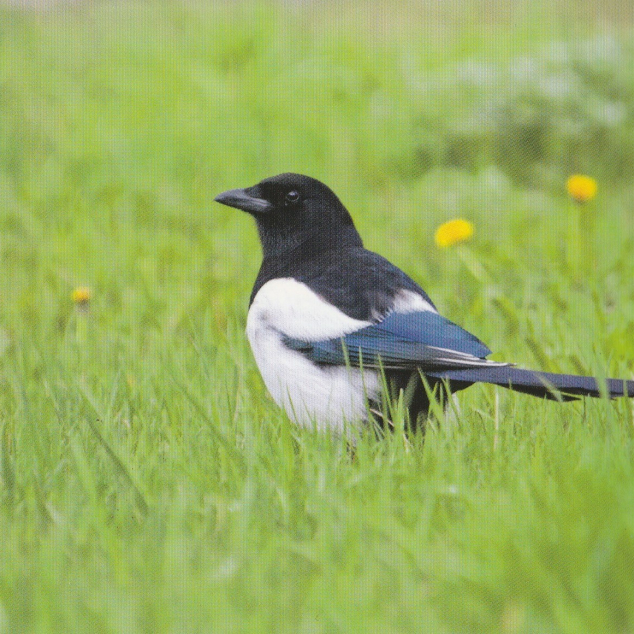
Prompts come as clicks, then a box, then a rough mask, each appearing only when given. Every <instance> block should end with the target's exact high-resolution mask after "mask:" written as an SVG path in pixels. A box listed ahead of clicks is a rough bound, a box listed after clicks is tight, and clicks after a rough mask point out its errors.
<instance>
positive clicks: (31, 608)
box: [0, 2, 634, 634]
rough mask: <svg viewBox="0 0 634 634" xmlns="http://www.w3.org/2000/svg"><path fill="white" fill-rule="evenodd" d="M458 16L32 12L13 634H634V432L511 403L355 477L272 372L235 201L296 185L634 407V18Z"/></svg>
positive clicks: (555, 8)
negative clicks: (584, 187)
mask: <svg viewBox="0 0 634 634" xmlns="http://www.w3.org/2000/svg"><path fill="white" fill-rule="evenodd" d="M621 5H622V6H621ZM439 6H440V5H438V3H430V5H429V6H427V7H426V6H425V5H424V4H416V3H405V2H404V3H402V4H399V5H398V6H397V8H396V9H395V8H394V7H393V6H392V7H388V6H387V5H385V6H382V5H356V6H355V5H352V4H351V5H345V6H344V7H342V8H341V9H340V10H339V11H337V12H335V11H332V10H329V7H328V5H322V4H321V3H315V4H310V3H309V4H306V5H303V4H298V5H297V6H295V5H285V8H281V6H278V5H264V4H257V5H254V4H240V3H238V4H234V3H229V4H226V5H224V4H218V5H215V6H214V5H211V3H210V4H209V5H207V4H205V5H202V6H199V5H198V4H197V3H183V4H181V3H174V4H172V3H158V2H157V3H151V2H150V3H131V4H128V3H110V2H104V3H101V2H100V3H94V4H93V3H86V4H78V5H77V6H76V7H68V8H64V7H57V8H55V9H53V10H50V11H48V12H41V13H38V12H36V11H30V12H29V11H24V12H21V11H18V10H9V9H0V272H1V274H0V535H1V536H2V538H1V539H0V633H2V634H5V633H7V634H8V633H11V634H17V633H21V632H25V633H29V634H30V633H44V632H72V633H74V632H90V633H91V634H93V633H97V632H125V633H126V634H127V633H136V632H139V633H140V632H148V633H150V632H151V633H166V634H167V633H169V634H172V633H178V632H182V633H184V634H191V633H194V632H260V631H262V632H292V633H309V632H310V633H313V632H314V633H319V632H324V633H330V632H371V631H376V632H434V633H436V632H439V633H443V632H448V633H449V632H451V633H453V632H502V633H505V634H516V633H517V634H519V633H524V632H540V633H542V632H570V633H571V634H572V633H574V634H576V633H578V632H601V633H604V632H631V631H633V630H634V576H633V575H632V570H634V410H633V409H632V404H631V403H630V402H626V401H618V402H613V403H609V402H605V401H600V400H599V401H592V402H590V401H588V402H580V403H574V404H567V405H560V404H557V403H547V402H541V401H538V400H534V399H530V398H529V397H527V396H522V395H518V394H514V393H511V392H507V391H505V390H502V389H495V388H492V387H489V386H476V387H473V388H471V389H470V390H468V391H466V392H464V393H461V394H460V395H459V396H458V397H457V401H456V403H455V405H454V406H452V407H451V408H450V409H449V411H448V412H447V414H446V416H444V417H442V420H439V421H435V422H431V423H430V424H429V426H428V428H427V430H426V434H425V436H424V438H423V436H422V435H421V434H414V435H413V436H411V437H409V438H406V437H405V436H404V434H403V433H402V429H401V430H400V431H396V432H395V433H394V434H391V435H389V436H388V437H386V438H384V439H381V440H377V439H376V438H375V437H374V436H373V435H372V434H367V435H366V436H363V437H362V438H361V439H360V440H359V442H358V444H357V447H356V449H355V454H354V458H353V457H351V454H350V452H349V450H348V448H347V447H346V446H345V443H344V442H343V441H342V440H341V439H337V438H329V437H324V436H320V435H317V434H314V433H312V432H310V431H307V430H302V429H296V428H294V427H293V426H292V425H291V423H290V422H289V421H288V420H287V419H286V418H285V417H284V415H283V414H281V413H280V411H279V410H278V409H277V408H276V406H275V405H274V403H272V401H271V400H270V398H269V397H268V396H267V393H266V390H265V389H264V387H263V385H262V382H261V379H260V378H259V375H258V372H257V369H256V367H255V364H254V361H253V359H252V357H251V354H250V351H249V350H248V345H247V343H246V340H245V337H244V334H243V331H244V323H245V316H246V307H247V301H248V295H249V292H250V287H251V284H252V282H253V279H254V277H255V275H256V271H257V267H258V264H259V258H260V254H259V247H258V246H257V236H256V233H255V230H254V228H253V226H252V225H251V223H250V221H249V219H248V218H247V217H246V216H244V215H240V214H238V213H234V212H232V211H231V210H227V209H226V208H222V207H220V206H219V205H216V204H214V203H213V197H214V196H215V195H216V194H217V193H218V192H220V191H223V190H224V189H227V188H229V187H238V186H245V185H249V184H252V183H254V182H256V181H257V180H259V179H260V178H263V177H265V176H269V175H272V174H274V173H277V172H279V171H283V170H293V171H298V172H305V173H309V174H311V175H313V176H316V177H318V178H320V179H322V180H324V181H326V182H327V183H328V184H330V185H331V186H332V187H333V188H334V189H335V191H337V193H338V194H340V196H341V198H342V199H343V200H344V202H345V203H346V204H347V205H348V207H349V208H350V210H351V212H352V214H353V216H354V217H355V219H356V221H357V224H358V226H359V229H360V231H361V232H362V234H363V235H364V237H365V238H366V243H367V245H368V246H369V247H370V248H373V249H375V250H377V251H379V252H381V253H382V254H384V255H386V256H388V257H389V258H390V259H392V260H393V261H395V262H396V263H397V264H399V265H400V266H402V267H403V268H405V270H406V271H407V272H408V273H410V274H411V275H412V276H413V277H414V279H416V280H417V281H418V282H420V283H421V284H422V285H423V286H424V287H425V288H426V289H427V290H428V292H429V293H430V295H431V296H432V298H433V299H434V300H435V301H436V302H437V304H438V305H439V306H440V308H441V309H442V311H443V312H444V313H445V314H446V315H447V316H448V317H450V318H451V319H453V320H454V321H456V322H458V323H460V324H462V325H464V326H465V327H467V328H468V329H469V330H471V331H473V332H474V333H476V334H477V335H478V336H479V337H481V338H482V339H483V340H484V341H486V342H487V343H488V344H489V345H490V346H491V348H492V349H493V350H495V351H496V354H495V355H494V358H496V359H505V360H513V361H516V362H518V363H519V364H522V365H524V366H527V367H533V368H540V369H544V370H550V371H558V370H561V371H571V372H580V373H592V374H598V375H599V376H606V375H611V376H618V377H623V378H627V377H632V374H633V372H634V317H633V316H634V284H633V282H632V272H633V271H634V238H632V236H633V235H634V214H633V212H634V208H633V207H632V202H631V201H632V195H633V194H634V187H633V186H632V185H631V182H632V178H631V174H632V171H634V149H632V148H634V70H633V69H634V47H632V46H631V44H629V41H630V40H631V36H632V27H631V23H632V15H631V8H630V7H629V5H627V6H626V5H625V3H621V4H619V3H617V2H615V3H612V4H610V5H607V8H604V9H602V11H604V13H601V20H597V19H595V17H594V16H595V12H599V13H600V11H599V9H597V8H596V7H595V6H594V5H592V4H591V3H579V4H578V5H575V11H571V6H572V3H570V2H568V3H557V2H555V3H543V4H541V3H509V4H506V3H504V2H498V3H495V4H494V5H490V4H488V3H482V2H473V3H469V5H468V6H466V7H465V6H463V5H460V4H454V5H449V6H450V7H451V9H452V10H442V9H440V8H439ZM597 6H598V5H597ZM602 6H604V5H602ZM456 7H462V8H459V9H456ZM620 11H621V12H622V13H620ZM480 15H484V16H485V18H483V19H482V20H481V19H480V18H478V16H480ZM575 171H584V172H587V173H589V174H592V175H594V176H596V177H597V178H598V179H599V195H598V196H597V198H596V200H594V201H592V202H591V203H589V204H588V206H587V208H586V209H585V212H584V211H583V210H579V209H577V208H575V207H574V205H573V204H572V203H571V202H569V201H568V200H567V199H566V196H565V191H564V180H565V178H566V176H567V175H568V174H570V173H572V172H575ZM454 217H464V218H467V219H469V220H471V221H472V222H474V224H475V227H476V234H475V237H474V239H473V240H472V242H471V243H470V244H469V245H464V248H458V249H452V250H448V251H440V250H439V249H438V248H436V247H435V245H434V243H433V233H434V230H435V228H436V227H437V225H438V224H439V223H441V222H443V221H445V220H448V219H451V218H454ZM577 229H579V230H580V231H579V234H580V237H576V236H578V233H577V232H576V230H577ZM83 285H85V286H88V287H89V288H90V289H91V290H92V299H91V300H90V303H89V306H88V308H87V310H82V309H81V308H79V307H77V306H74V305H73V303H72V301H71V292H72V290H73V289H74V288H76V287H78V286H83Z"/></svg>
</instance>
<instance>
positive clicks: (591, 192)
mask: <svg viewBox="0 0 634 634" xmlns="http://www.w3.org/2000/svg"><path fill="white" fill-rule="evenodd" d="M566 190H567V191H568V194H569V195H570V197H571V198H572V199H573V200H574V201H575V202H578V203H585V202H588V201H589V200H592V199H593V198H594V197H595V196H596V194H597V181H596V180H594V178H592V176H586V175H585V174H573V175H572V176H571V177H570V178H569V179H568V180H567V181H566Z"/></svg>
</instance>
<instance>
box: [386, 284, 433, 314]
mask: <svg viewBox="0 0 634 634" xmlns="http://www.w3.org/2000/svg"><path fill="white" fill-rule="evenodd" d="M423 310H429V311H431V312H432V313H437V312H438V311H437V310H436V309H435V308H434V307H433V306H432V305H431V304H430V303H429V302H428V301H427V300H426V299H425V298H424V297H422V296H421V295H419V294H418V293H414V291H408V290H406V289H404V288H402V289H401V290H400V291H398V293H396V295H395V296H394V304H393V306H392V308H391V310H390V312H392V313H418V312H420V311H423Z"/></svg>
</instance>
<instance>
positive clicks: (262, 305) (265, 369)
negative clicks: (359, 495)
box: [247, 278, 381, 432]
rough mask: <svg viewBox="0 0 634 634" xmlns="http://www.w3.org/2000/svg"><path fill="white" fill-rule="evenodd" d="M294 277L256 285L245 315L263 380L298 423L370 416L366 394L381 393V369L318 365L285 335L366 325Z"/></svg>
mask: <svg viewBox="0 0 634 634" xmlns="http://www.w3.org/2000/svg"><path fill="white" fill-rule="evenodd" d="M368 325H370V322H367V321H360V320H358V319H352V318H351V317H348V316H347V315H345V314H344V313H342V312H341V311H340V310H339V309H337V308H335V307H334V306H332V305H331V304H329V303H328V302H327V301H325V300H324V299H322V298H321V297H319V296H318V295H317V294H316V293H315V292H313V291H312V290H310V288H308V286H306V285H305V284H302V283H301V282H298V281H296V280H293V279H290V278H280V279H276V280H271V281H269V282H267V283H266V284H264V286H262V288H261V289H260V290H259V291H258V293H257V295H256V296H255V299H254V300H253V303H252V304H251V308H250V309H249V316H248V319H247V337H248V338H249V343H250V344H251V348H252V350H253V355H254V357H255V361H256V363H257V365H258V368H259V370H260V373H261V374H262V378H263V379H264V383H265V384H266V387H267V388H268V390H269V392H270V393H271V395H272V396H273V399H274V400H275V402H276V403H277V404H278V405H280V406H281V407H283V408H284V409H285V410H286V413H287V414H288V416H289V417H290V418H291V419H293V420H294V421H295V422H297V423H298V424H300V425H306V426H313V425H316V426H317V428H319V429H333V430H335V431H337V432H342V431H343V430H344V428H345V426H346V424H348V423H349V424H351V425H354V424H355V423H357V424H358V423H359V422H361V421H364V420H366V419H367V399H377V398H378V397H379V392H380V385H381V381H380V378H379V376H378V373H377V372H375V371H371V370H366V371H364V372H363V373H361V371H360V370H358V369H355V368H349V367H343V366H316V365H315V364H314V363H312V362H311V361H309V360H308V359H306V358H305V357H304V356H303V355H302V354H301V353H300V352H297V351H295V350H290V349H289V348H287V347H286V346H285V345H284V343H283V341H282V338H283V336H287V337H293V338H297V339H304V340H306V341H319V340H324V339H333V338H335V337H341V336H343V335H346V334H349V333H351V332H354V331H355V330H359V329H360V328H364V327H365V326H368Z"/></svg>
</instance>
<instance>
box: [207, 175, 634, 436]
mask: <svg viewBox="0 0 634 634" xmlns="http://www.w3.org/2000/svg"><path fill="white" fill-rule="evenodd" d="M215 200H216V201H217V202H218V203H221V204H223V205H227V206H229V207H233V208H236V209H239V210H242V211H245V212H247V213H248V214H250V215H251V216H252V217H253V218H254V219H255V222H256V225H257V230H258V234H259V238H260V242H261V246H262V264H261V267H260V270H259V273H258V275H257V278H256V281H255V284H254V287H253V291H252V293H251V297H250V301H249V310H248V315H247V321H246V334H247V338H248V340H249V343H250V346H251V349H252V351H253V355H254V357H255V362H256V364H257V366H258V369H259V371H260V374H261V376H262V379H263V380H264V383H265V385H266V387H267V389H268V391H269V392H270V394H271V396H272V397H273V400H274V401H275V402H276V403H277V404H278V405H279V406H280V407H282V408H283V409H284V410H285V411H286V413H287V415H288V417H289V418H290V419H291V420H292V421H294V422H295V423H297V424H298V425H300V426H305V427H311V428H317V429H319V430H322V431H332V432H335V433H337V434H341V433H346V430H347V429H356V428H359V427H363V426H364V425H367V424H368V423H371V422H372V421H375V422H376V423H378V425H379V426H381V427H384V426H386V425H388V426H389V425H390V424H392V421H390V420H389V416H388V414H387V408H386V402H387V399H389V398H395V397H398V395H399V394H400V395H402V397H403V398H405V396H406V398H405V408H406V412H407V416H408V419H409V421H410V424H411V425H420V424H423V423H422V421H424V420H426V419H427V418H428V416H429V414H430V399H431V398H436V397H438V398H439V400H440V401H443V399H446V398H447V396H448V395H449V394H452V393H453V392H456V391H459V390H462V389H464V388H466V387H469V386H470V385H472V384H474V383H491V384H494V385H498V386H502V387H505V388H510V389H512V390H515V391H517V392H523V393H525V394H530V395H532V396H536V397H541V398H546V399H551V400H558V401H565V400H574V399H577V398H580V397H582V396H590V397H601V396H604V395H605V396H609V397H611V398H614V397H621V396H628V397H634V381H627V380H619V379H606V380H605V381H599V380H598V379H596V378H594V377H583V376H575V375H569V374H553V373H547V372H538V371H532V370H525V369H521V368H518V367H516V366H515V365H513V364H511V363H501V362H497V361H492V360H489V359H487V357H488V356H489V355H490V354H491V350H490V349H489V348H488V347H487V346H486V345H485V344H484V343H483V342H482V341H480V340H479V339H478V338H477V337H476V336H475V335H473V334H471V333H470V332H468V331H466V330H464V329H463V328H461V327H460V326H458V325H457V324H455V323H453V322H451V321H450V320H449V319H447V318H445V317H443V316H442V315H440V313H439V312H438V310H437V308H436V306H435V305H434V303H433V302H432V300H431V298H430V297H429V295H428V294H427V293H426V292H425V291H424V290H423V289H422V288H421V287H420V286H419V285H418V284H417V283H416V282H414V280H412V279H411V278H410V277H409V276H408V275H407V274H406V273H404V272H403V271H402V270H401V269H399V268H398V267H396V266H395V265H394V264H392V263H391V262H389V261H388V260H387V259H386V258H384V257H382V256H381V255H379V254H377V253H374V252H372V251H369V250H367V249H366V248H365V247H364V246H363V241H362V239H361V236H360V235H359V232H358V231H357V229H356V228H355V225H354V222H353V220H352V217H351V215H350V213H349V212H348V210H347V209H346V207H345V206H344V205H343V203H342V202H341V201H340V199H339V198H338V197H337V196H336V194H335V193H334V192H333V191H332V190H331V189H330V188H329V187H328V186H327V185H325V184H324V183H322V182H320V181H319V180H317V179H314V178H311V177H309V176H304V175H301V174H294V173H284V174H279V175H277V176H273V177H270V178H265V179H264V180H262V181H260V182H259V183H257V184H256V185H253V186H252V187H247V188H244V189H231V190H229V191H225V192H223V193H221V194H219V195H217V196H216V197H215ZM386 392H388V393H387V394H386ZM443 402H446V400H445V401H443Z"/></svg>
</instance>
